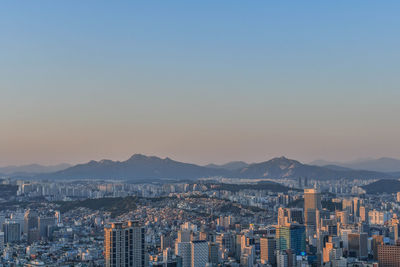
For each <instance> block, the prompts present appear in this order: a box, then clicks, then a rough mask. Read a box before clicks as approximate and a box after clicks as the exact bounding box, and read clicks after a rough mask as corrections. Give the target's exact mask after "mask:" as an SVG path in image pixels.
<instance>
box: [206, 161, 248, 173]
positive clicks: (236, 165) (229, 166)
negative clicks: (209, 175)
mask: <svg viewBox="0 0 400 267" xmlns="http://www.w3.org/2000/svg"><path fill="white" fill-rule="evenodd" d="M247 166H249V164H248V163H246V162H244V161H231V162H228V163H225V164H222V165H217V164H212V163H211V164H208V165H206V166H204V167H207V168H213V169H225V170H229V171H235V170H239V169H243V168H246V167H247Z"/></svg>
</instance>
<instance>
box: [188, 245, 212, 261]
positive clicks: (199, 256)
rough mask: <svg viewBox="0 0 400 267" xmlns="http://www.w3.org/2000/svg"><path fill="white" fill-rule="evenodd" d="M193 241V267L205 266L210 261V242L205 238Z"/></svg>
mask: <svg viewBox="0 0 400 267" xmlns="http://www.w3.org/2000/svg"><path fill="white" fill-rule="evenodd" d="M190 243H191V257H192V260H191V262H192V264H191V267H203V266H206V264H207V262H208V252H209V251H208V243H207V241H204V240H196V241H192V242H190Z"/></svg>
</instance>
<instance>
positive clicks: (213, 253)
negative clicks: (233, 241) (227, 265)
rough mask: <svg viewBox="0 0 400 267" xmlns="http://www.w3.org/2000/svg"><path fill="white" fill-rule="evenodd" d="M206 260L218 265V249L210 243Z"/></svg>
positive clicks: (214, 244)
mask: <svg viewBox="0 0 400 267" xmlns="http://www.w3.org/2000/svg"><path fill="white" fill-rule="evenodd" d="M208 260H209V262H210V263H212V264H215V265H217V264H218V263H219V247H218V245H217V244H216V243H210V244H209V245H208Z"/></svg>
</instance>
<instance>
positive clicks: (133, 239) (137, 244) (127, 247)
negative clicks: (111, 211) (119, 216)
mask: <svg viewBox="0 0 400 267" xmlns="http://www.w3.org/2000/svg"><path fill="white" fill-rule="evenodd" d="M104 255H105V266H106V267H123V266H124V267H125V266H129V267H145V266H146V264H145V262H146V257H145V256H146V255H145V240H144V228H142V227H141V226H140V225H139V224H138V222H128V223H112V224H111V225H109V226H106V227H105V228H104Z"/></svg>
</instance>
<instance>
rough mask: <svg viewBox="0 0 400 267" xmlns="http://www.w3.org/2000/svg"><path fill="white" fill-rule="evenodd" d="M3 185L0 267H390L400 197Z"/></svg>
mask: <svg viewBox="0 0 400 267" xmlns="http://www.w3.org/2000/svg"><path fill="white" fill-rule="evenodd" d="M277 182H278V181H277V180H275V181H274V180H271V179H267V180H264V181H256V182H255V181H251V180H244V179H225V178H218V177H215V178H207V179H200V180H197V181H191V182H171V183H160V182H149V183H128V182H125V181H105V180H86V181H83V180H82V181H70V182H66V181H64V182H61V181H37V180H19V179H7V178H5V179H4V180H3V181H2V185H1V186H2V190H3V192H4V194H6V195H4V196H6V199H5V198H3V200H2V205H1V207H2V208H1V214H0V220H1V224H2V232H1V233H0V238H1V240H0V249H1V251H2V253H1V264H2V266H109V267H111V266H136V267H140V266H159V267H168V266H182V267H200V266H201V267H203V266H243V267H253V266H259V267H261V266H277V267H290V266H299V267H300V266H301V267H306V266H332V267H336V266H340V267H342V266H398V263H399V262H400V239H399V218H398V217H397V214H398V213H399V209H400V193H397V194H368V193H367V192H366V190H364V189H363V186H364V185H366V184H369V183H372V182H374V181H373V180H372V181H368V180H367V181H366V180H352V181H350V180H339V181H329V180H325V181H321V180H312V179H307V178H299V179H296V180H290V179H286V180H282V181H280V182H281V183H280V184H278V183H277Z"/></svg>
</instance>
